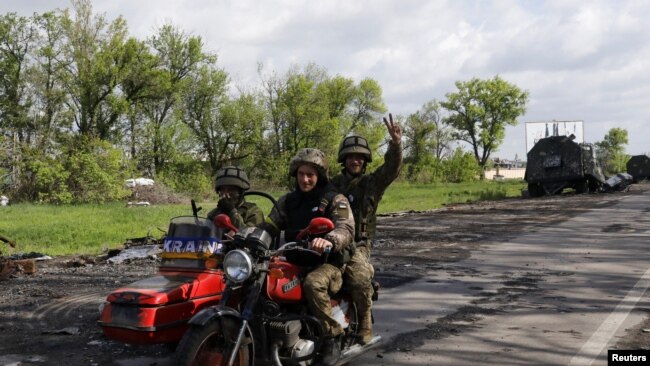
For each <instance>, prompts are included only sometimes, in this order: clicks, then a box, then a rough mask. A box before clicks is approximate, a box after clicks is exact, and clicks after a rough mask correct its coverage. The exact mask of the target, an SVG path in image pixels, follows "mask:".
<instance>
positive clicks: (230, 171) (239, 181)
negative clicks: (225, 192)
mask: <svg viewBox="0 0 650 366" xmlns="http://www.w3.org/2000/svg"><path fill="white" fill-rule="evenodd" d="M223 186H234V187H237V188H240V189H242V190H244V191H246V190H248V189H249V188H250V187H251V185H250V182H249V180H248V176H247V175H246V172H245V171H243V170H242V169H241V168H240V167H237V166H226V167H223V168H221V169H220V170H219V172H218V173H217V180H216V183H215V190H217V191H218V190H219V187H223Z"/></svg>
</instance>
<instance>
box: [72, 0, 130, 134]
mask: <svg viewBox="0 0 650 366" xmlns="http://www.w3.org/2000/svg"><path fill="white" fill-rule="evenodd" d="M72 5H73V9H74V18H73V17H72V16H71V15H70V14H69V12H68V10H66V11H64V15H63V27H64V30H65V35H66V44H65V54H66V62H67V64H66V75H65V76H64V79H63V82H64V84H65V85H66V91H67V92H68V94H69V96H70V99H69V103H68V107H69V108H70V110H71V111H73V112H74V121H75V125H76V127H77V130H78V131H79V134H80V135H82V136H91V137H96V138H99V139H102V140H117V136H116V134H117V132H118V130H117V129H116V124H117V121H118V118H119V110H115V108H116V106H115V104H114V103H115V102H116V95H115V89H116V88H117V86H118V85H119V83H120V81H121V79H122V78H123V77H124V73H125V70H126V65H125V64H124V63H122V62H121V61H123V58H122V57H121V53H122V52H123V51H124V43H125V41H126V36H127V27H126V22H125V20H124V18H122V17H118V18H117V19H115V20H114V21H113V22H111V23H110V24H108V22H107V21H106V20H105V18H104V16H103V15H94V14H93V12H92V4H91V3H90V1H89V0H72Z"/></svg>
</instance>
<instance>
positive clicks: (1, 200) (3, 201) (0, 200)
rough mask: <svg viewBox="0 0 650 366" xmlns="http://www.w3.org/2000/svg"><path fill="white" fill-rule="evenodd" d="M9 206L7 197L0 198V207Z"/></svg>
mask: <svg viewBox="0 0 650 366" xmlns="http://www.w3.org/2000/svg"><path fill="white" fill-rule="evenodd" d="M8 204H9V197H7V196H0V206H6V205H8Z"/></svg>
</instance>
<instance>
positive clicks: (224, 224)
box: [213, 214, 239, 232]
mask: <svg viewBox="0 0 650 366" xmlns="http://www.w3.org/2000/svg"><path fill="white" fill-rule="evenodd" d="M213 222H214V224H215V225H217V227H220V228H222V229H229V230H231V231H234V232H237V231H239V230H238V229H237V228H236V227H235V226H234V225H233V224H232V221H230V217H229V216H228V215H226V214H218V215H217V216H216V217H215V218H214V220H213Z"/></svg>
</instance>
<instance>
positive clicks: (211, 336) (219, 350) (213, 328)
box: [174, 318, 250, 366]
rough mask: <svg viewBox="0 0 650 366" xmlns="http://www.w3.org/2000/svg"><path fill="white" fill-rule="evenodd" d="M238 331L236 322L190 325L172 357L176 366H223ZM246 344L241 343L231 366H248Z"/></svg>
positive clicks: (220, 321)
mask: <svg viewBox="0 0 650 366" xmlns="http://www.w3.org/2000/svg"><path fill="white" fill-rule="evenodd" d="M237 331H238V322H236V321H234V320H233V319H228V318H217V319H212V320H210V321H209V322H208V323H207V324H206V325H205V326H198V325H192V326H191V327H190V328H189V329H188V330H187V332H186V333H185V335H184V336H183V339H181V342H180V344H179V345H178V347H177V348H176V353H175V355H174V365H176V366H225V365H227V364H228V358H229V357H230V354H231V353H232V347H233V346H234V344H235V341H236V337H237ZM248 343H249V342H242V346H241V347H240V348H239V350H238V352H237V354H236V356H235V362H234V363H233V365H236V366H248V365H249V360H250V349H249V347H248V345H247V344H248Z"/></svg>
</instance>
